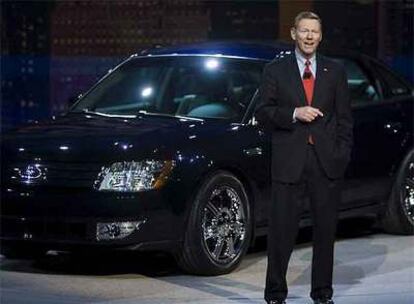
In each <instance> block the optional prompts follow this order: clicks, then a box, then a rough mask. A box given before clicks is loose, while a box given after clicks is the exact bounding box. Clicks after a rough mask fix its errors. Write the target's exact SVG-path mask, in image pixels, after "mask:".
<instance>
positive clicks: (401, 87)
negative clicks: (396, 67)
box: [373, 63, 410, 98]
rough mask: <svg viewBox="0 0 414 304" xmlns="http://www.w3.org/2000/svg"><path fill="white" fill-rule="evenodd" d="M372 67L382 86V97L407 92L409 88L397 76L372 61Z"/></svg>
mask: <svg viewBox="0 0 414 304" xmlns="http://www.w3.org/2000/svg"><path fill="white" fill-rule="evenodd" d="M373 67H374V69H375V70H376V72H377V73H378V76H379V79H380V82H381V85H382V87H383V93H384V97H386V98H390V97H393V96H398V95H405V94H409V92H410V89H409V88H408V87H407V85H406V84H405V83H404V82H403V81H402V80H401V79H400V78H399V77H398V76H396V75H394V74H393V73H392V72H391V71H389V70H388V69H386V68H385V67H383V66H381V65H379V64H375V63H374V64H373Z"/></svg>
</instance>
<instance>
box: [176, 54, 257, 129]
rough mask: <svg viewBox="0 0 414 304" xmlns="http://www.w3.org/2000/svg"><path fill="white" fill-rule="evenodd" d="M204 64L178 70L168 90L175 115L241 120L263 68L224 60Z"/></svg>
mask: <svg viewBox="0 0 414 304" xmlns="http://www.w3.org/2000/svg"><path fill="white" fill-rule="evenodd" d="M203 61H204V62H197V61H195V62H194V64H187V65H184V66H183V65H181V66H180V67H178V68H177V69H176V70H175V73H174V75H173V77H172V78H173V79H174V81H172V82H171V85H170V90H169V91H170V95H171V98H172V100H173V104H175V107H174V109H175V114H176V115H183V116H189V117H198V118H223V119H229V120H232V121H240V119H241V117H242V116H243V114H244V113H245V111H246V108H247V106H248V103H249V102H250V100H251V98H252V96H253V94H254V92H255V90H256V89H257V87H258V85H259V81H260V69H259V68H258V67H257V66H250V67H249V66H248V65H243V64H241V63H240V62H236V61H234V60H233V62H231V60H226V59H223V58H219V59H217V58H207V59H203Z"/></svg>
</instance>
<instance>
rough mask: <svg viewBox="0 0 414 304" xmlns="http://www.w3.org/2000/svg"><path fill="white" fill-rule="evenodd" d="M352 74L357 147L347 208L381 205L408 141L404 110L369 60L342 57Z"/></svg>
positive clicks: (349, 176)
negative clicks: (385, 90)
mask: <svg viewBox="0 0 414 304" xmlns="http://www.w3.org/2000/svg"><path fill="white" fill-rule="evenodd" d="M342 60H343V62H344V66H345V68H346V71H347V75H348V84H349V87H350V93H351V98H352V109H353V118H354V148H353V153H352V160H351V163H350V166H349V167H348V170H347V172H346V182H345V191H344V197H343V201H344V205H343V208H351V207H355V206H361V205H372V204H377V203H379V202H381V201H384V199H386V198H387V196H388V194H389V191H390V187H391V183H392V179H391V177H390V173H391V172H392V170H393V169H394V168H393V167H394V166H395V164H396V162H397V161H398V159H400V158H401V146H402V145H403V143H404V141H405V140H406V139H405V138H406V134H407V130H406V123H404V115H406V114H404V111H402V106H401V103H400V102H398V100H395V99H392V98H388V96H387V95H385V94H384V85H385V83H384V82H382V81H380V80H379V79H378V76H377V75H376V71H375V70H373V69H372V68H371V66H370V65H369V62H368V61H365V62H364V61H362V60H357V59H349V58H346V59H342Z"/></svg>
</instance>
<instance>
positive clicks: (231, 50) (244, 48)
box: [139, 41, 294, 60]
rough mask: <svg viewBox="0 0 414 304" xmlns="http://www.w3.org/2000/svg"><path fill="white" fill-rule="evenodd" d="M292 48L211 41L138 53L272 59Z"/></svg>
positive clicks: (274, 43)
mask: <svg viewBox="0 0 414 304" xmlns="http://www.w3.org/2000/svg"><path fill="white" fill-rule="evenodd" d="M293 50H294V45H293V44H288V43H283V42H261V43H258V42H228V41H212V42H201V43H195V44H186V45H179V46H171V47H163V48H153V49H148V50H144V51H142V52H141V53H140V54H139V55H140V56H143V55H144V56H145V55H176V54H177V55H222V56H231V57H244V58H255V59H262V60H272V59H274V58H275V57H276V56H278V55H280V54H283V53H286V54H289V53H291V52H292V51H293Z"/></svg>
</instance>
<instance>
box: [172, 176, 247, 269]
mask: <svg viewBox="0 0 414 304" xmlns="http://www.w3.org/2000/svg"><path fill="white" fill-rule="evenodd" d="M251 235H252V218H251V211H250V205H249V199H248V196H247V194H246V191H245V189H244V187H243V185H242V183H241V182H240V181H239V180H238V179H237V178H236V177H235V176H234V175H232V174H231V173H229V172H226V171H218V172H216V173H215V174H214V175H211V176H210V177H209V178H207V179H206V181H205V182H204V183H203V184H202V185H201V186H200V188H199V189H198V191H197V194H196V196H195V199H194V202H193V205H192V209H191V212H190V215H189V218H188V224H187V229H186V232H185V236H184V243H183V246H182V248H181V250H180V251H179V252H178V253H177V254H176V255H175V258H176V261H177V264H178V265H179V267H180V268H181V269H183V270H184V271H185V272H188V273H191V274H197V275H220V274H226V273H230V272H232V271H233V270H234V269H235V268H236V267H237V266H238V265H239V264H240V262H241V260H242V258H243V256H244V254H245V253H246V251H247V249H248V247H249V243H250V239H251Z"/></svg>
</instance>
